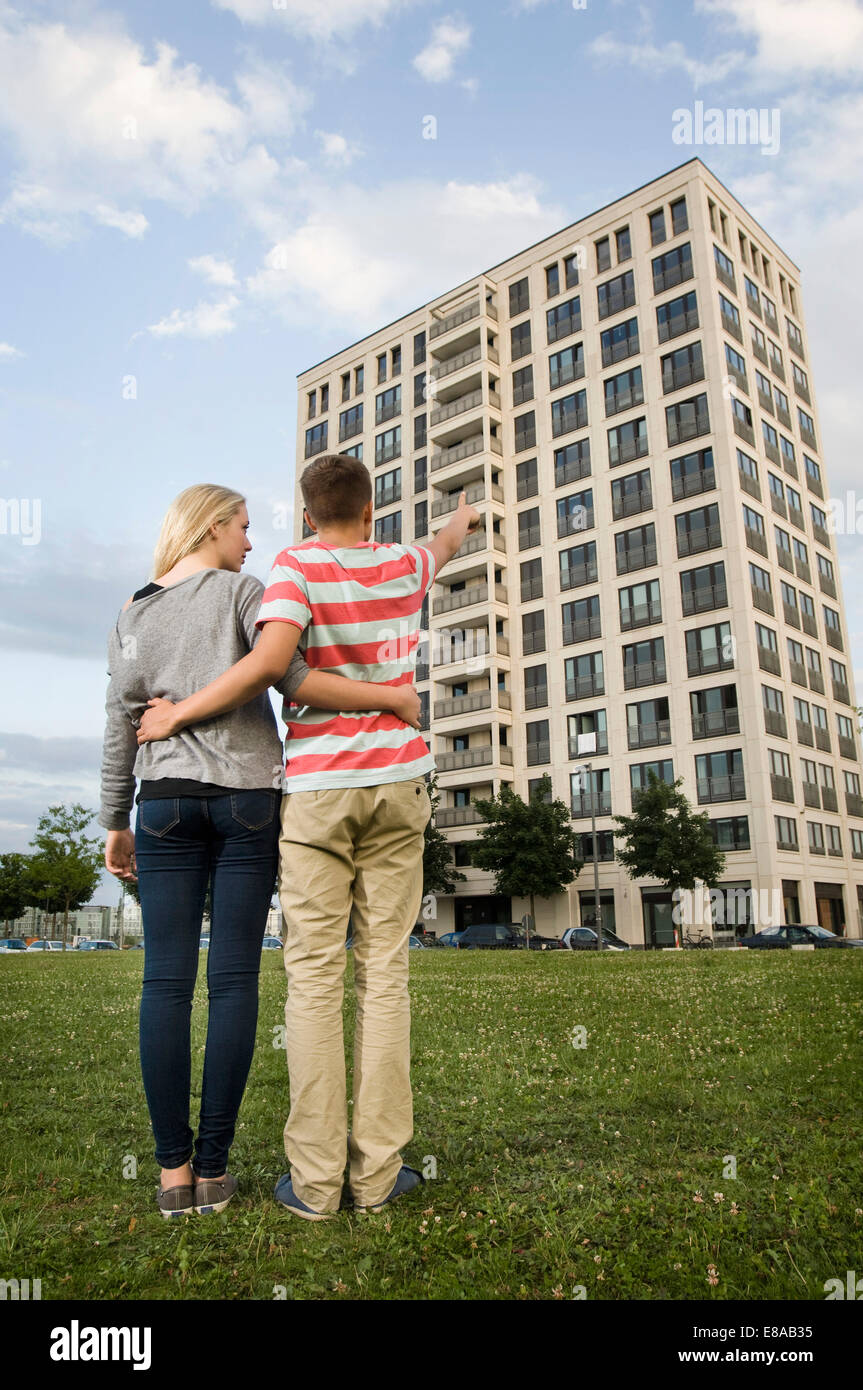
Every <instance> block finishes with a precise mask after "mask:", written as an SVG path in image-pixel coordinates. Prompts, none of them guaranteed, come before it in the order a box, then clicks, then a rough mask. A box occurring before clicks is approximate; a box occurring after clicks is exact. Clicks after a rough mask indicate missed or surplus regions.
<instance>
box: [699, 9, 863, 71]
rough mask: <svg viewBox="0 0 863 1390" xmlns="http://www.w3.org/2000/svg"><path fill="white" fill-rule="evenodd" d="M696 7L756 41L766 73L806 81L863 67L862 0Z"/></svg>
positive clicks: (757, 61) (758, 59) (756, 61)
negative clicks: (820, 74) (807, 76)
mask: <svg viewBox="0 0 863 1390" xmlns="http://www.w3.org/2000/svg"><path fill="white" fill-rule="evenodd" d="M695 8H696V10H699V11H701V12H702V13H703V14H707V15H710V16H712V17H713V18H715V19H717V20H719V21H720V23H723V24H725V25H727V26H729V27H733V28H736V29H737V30H739V31H740V32H741V33H743V34H745V35H746V36H747V37H748V38H751V39H754V40H755V43H756V51H755V54H754V64H755V66H756V67H757V68H759V69H761V70H762V71H765V72H768V71H769V72H774V73H779V72H782V73H786V74H788V76H790V77H802V76H804V75H805V74H807V73H814V72H824V73H833V74H835V75H836V76H841V75H843V74H858V75H859V73H860V71H861V69H863V7H861V6H860V4H859V3H858V0H757V3H755V4H753V0H695Z"/></svg>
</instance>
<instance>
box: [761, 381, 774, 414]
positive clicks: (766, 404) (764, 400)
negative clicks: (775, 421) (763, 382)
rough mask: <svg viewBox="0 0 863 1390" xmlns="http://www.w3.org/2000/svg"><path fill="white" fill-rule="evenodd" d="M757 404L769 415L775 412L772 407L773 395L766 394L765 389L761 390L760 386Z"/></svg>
mask: <svg viewBox="0 0 863 1390" xmlns="http://www.w3.org/2000/svg"><path fill="white" fill-rule="evenodd" d="M758 404H759V405H760V406H761V409H762V410H766V411H767V413H768V414H769V415H774V414H775V411H774V409H773V397H772V396H768V394H767V392H766V391H762V390H761V387H760V386H759V388H758Z"/></svg>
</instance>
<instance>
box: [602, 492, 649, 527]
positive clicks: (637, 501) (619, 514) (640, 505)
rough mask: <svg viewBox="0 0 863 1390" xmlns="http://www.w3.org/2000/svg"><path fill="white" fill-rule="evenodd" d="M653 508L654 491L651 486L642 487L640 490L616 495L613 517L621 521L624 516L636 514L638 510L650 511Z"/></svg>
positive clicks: (613, 504)
mask: <svg viewBox="0 0 863 1390" xmlns="http://www.w3.org/2000/svg"><path fill="white" fill-rule="evenodd" d="M652 510H653V493H652V492H651V490H650V488H642V489H641V490H640V491H639V492H627V493H624V495H623V496H622V497H615V498H614V500H613V502H612V509H611V512H612V517H613V519H614V520H615V521H620V520H621V519H622V518H623V517H627V516H635V515H637V513H638V512H650V511H652Z"/></svg>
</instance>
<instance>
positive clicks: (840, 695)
mask: <svg viewBox="0 0 863 1390" xmlns="http://www.w3.org/2000/svg"><path fill="white" fill-rule="evenodd" d="M830 683H831V685H832V686H833V699H834V700H840V701H841V703H842V704H843V705H850V703H851V691H850V690H849V689H848V686H847V685H845V684H844V682H843V681H837V680H836V678H835V677H833V678H831V682H830Z"/></svg>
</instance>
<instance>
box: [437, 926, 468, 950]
mask: <svg viewBox="0 0 863 1390" xmlns="http://www.w3.org/2000/svg"><path fill="white" fill-rule="evenodd" d="M463 936H464V931H463V930H462V931H445V932H444V934H443V936H439V937H438V938H437V944H438V946H457V945H458V943H459V942H460V941H461V939H462V937H463Z"/></svg>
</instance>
